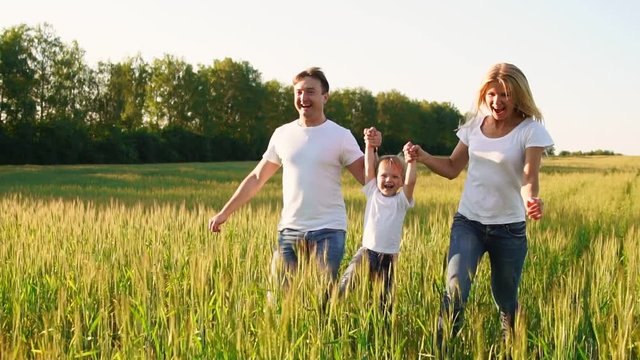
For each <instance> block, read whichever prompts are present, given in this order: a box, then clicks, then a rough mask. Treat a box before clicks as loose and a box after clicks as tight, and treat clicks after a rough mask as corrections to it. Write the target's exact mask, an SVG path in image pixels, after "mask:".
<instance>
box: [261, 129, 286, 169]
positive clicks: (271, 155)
mask: <svg viewBox="0 0 640 360" xmlns="http://www.w3.org/2000/svg"><path fill="white" fill-rule="evenodd" d="M278 135H279V131H278V129H276V131H274V132H273V134H272V135H271V139H269V145H268V146H267V150H266V151H265V152H264V154H262V158H263V159H265V160H267V161H269V162H272V163H274V164H278V165H282V159H280V156H278V151H277V149H276V143H277V141H276V140H277V137H278Z"/></svg>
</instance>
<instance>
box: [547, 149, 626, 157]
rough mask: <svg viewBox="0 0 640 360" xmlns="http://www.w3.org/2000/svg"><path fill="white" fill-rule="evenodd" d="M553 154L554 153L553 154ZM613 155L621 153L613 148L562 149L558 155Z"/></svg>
mask: <svg viewBox="0 0 640 360" xmlns="http://www.w3.org/2000/svg"><path fill="white" fill-rule="evenodd" d="M551 155H553V154H551ZM611 155H620V154H616V153H615V152H613V151H611V150H601V149H598V150H591V151H567V150H562V151H560V153H559V154H558V156H611Z"/></svg>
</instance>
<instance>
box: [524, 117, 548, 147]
mask: <svg viewBox="0 0 640 360" xmlns="http://www.w3.org/2000/svg"><path fill="white" fill-rule="evenodd" d="M551 145H553V139H552V138H551V135H549V132H548V131H547V129H545V127H544V125H542V124H541V123H539V122H533V123H532V124H531V126H529V131H528V132H527V136H526V138H525V148H529V147H549V146H551Z"/></svg>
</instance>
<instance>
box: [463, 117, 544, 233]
mask: <svg viewBox="0 0 640 360" xmlns="http://www.w3.org/2000/svg"><path fill="white" fill-rule="evenodd" d="M483 121H484V117H477V118H475V119H473V120H472V121H471V122H470V123H469V124H467V125H465V126H463V127H462V128H460V129H459V130H458V132H457V135H458V138H460V141H462V143H464V144H465V145H467V146H468V148H469V167H468V169H467V178H466V181H465V184H464V190H463V192H462V197H461V199H460V204H459V206H458V212H459V213H460V214H462V215H464V216H466V217H467V218H469V219H471V220H475V221H478V222H480V223H482V224H508V223H514V222H520V221H525V207H524V201H523V199H522V195H521V194H520V189H521V187H522V185H523V184H522V178H523V171H524V160H525V150H526V149H527V148H529V147H548V146H551V145H553V139H551V136H550V135H549V133H548V132H547V130H546V129H545V128H544V126H543V125H542V124H541V123H539V122H537V121H534V120H533V119H530V118H527V119H525V120H523V121H522V122H521V123H520V124H518V126H516V127H515V128H514V129H513V130H511V132H509V133H508V134H507V135H505V136H502V137H500V138H489V137H486V136H485V135H484V134H483V133H482V131H481V129H480V126H481V125H482V122H483Z"/></svg>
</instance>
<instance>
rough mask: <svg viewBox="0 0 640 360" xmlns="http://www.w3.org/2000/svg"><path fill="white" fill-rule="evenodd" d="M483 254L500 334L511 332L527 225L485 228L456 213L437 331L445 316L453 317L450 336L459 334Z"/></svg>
mask: <svg viewBox="0 0 640 360" xmlns="http://www.w3.org/2000/svg"><path fill="white" fill-rule="evenodd" d="M485 252H486V253H488V254H489V261H490V264H491V292H492V294H493V299H494V301H495V303H496V305H497V307H498V310H499V312H500V318H501V323H502V328H503V331H505V332H506V331H507V330H512V329H513V326H514V322H515V317H516V311H517V309H518V285H519V284H520V277H521V275H522V268H523V265H524V260H525V258H526V256H527V231H526V223H525V222H524V221H522V222H516V223H511V224H498V225H484V224H481V223H479V222H477V221H473V220H469V219H467V218H466V217H465V216H463V215H461V214H459V213H456V215H455V216H454V218H453V225H452V226H451V240H450V244H449V254H448V257H447V278H446V280H447V284H446V287H447V288H446V292H445V295H444V297H443V302H442V311H441V315H440V321H439V328H440V330H441V329H442V321H443V316H444V315H445V314H450V315H451V316H452V319H453V327H452V330H453V334H454V335H455V334H457V333H458V331H459V330H460V327H461V326H462V323H463V321H464V305H465V303H466V301H467V298H468V297H469V290H470V289H471V283H472V282H473V278H474V276H475V274H476V270H477V268H478V264H479V263H480V260H481V259H482V255H484V253H485ZM452 306H453V308H452ZM505 335H506V333H505Z"/></svg>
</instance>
